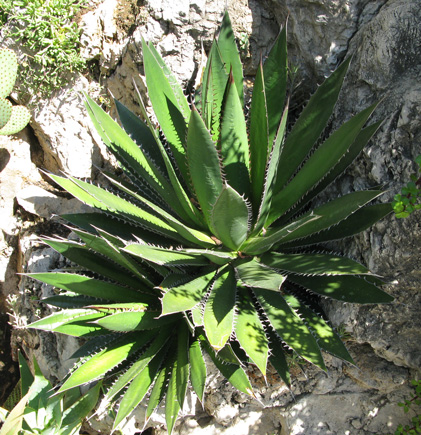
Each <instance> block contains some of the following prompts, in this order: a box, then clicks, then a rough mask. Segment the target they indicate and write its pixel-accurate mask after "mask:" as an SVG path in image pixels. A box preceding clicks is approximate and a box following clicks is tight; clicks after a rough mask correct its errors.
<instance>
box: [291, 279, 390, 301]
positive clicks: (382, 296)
mask: <svg viewBox="0 0 421 435" xmlns="http://www.w3.org/2000/svg"><path fill="white" fill-rule="evenodd" d="M288 279H289V280H290V281H292V282H294V283H296V284H299V285H301V286H303V287H305V288H307V289H308V290H310V291H312V292H314V293H317V294H319V295H321V296H326V297H329V298H332V299H337V300H339V301H342V302H351V303H357V304H380V303H388V302H392V301H393V299H394V298H393V297H392V296H390V295H388V294H387V293H385V292H384V291H383V290H380V289H379V288H378V287H377V286H376V285H374V284H373V283H372V282H371V280H370V278H368V277H367V278H364V277H361V278H360V277H357V276H346V275H345V276H312V277H309V276H302V275H292V274H291V275H289V276H288Z"/></svg>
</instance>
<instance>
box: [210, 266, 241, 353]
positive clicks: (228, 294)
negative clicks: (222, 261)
mask: <svg viewBox="0 0 421 435" xmlns="http://www.w3.org/2000/svg"><path fill="white" fill-rule="evenodd" d="M236 284H237V281H236V279H235V272H234V269H233V268H232V267H231V266H225V267H224V268H223V269H221V271H220V272H219V273H218V275H217V276H216V279H215V282H214V283H213V285H212V288H211V291H210V293H209V297H208V299H207V301H206V304H205V310H204V314H203V324H204V328H205V332H206V336H207V338H208V340H209V343H210V345H211V346H212V347H213V348H214V349H215V350H216V351H219V350H221V349H222V348H223V347H224V346H225V344H226V342H227V341H228V339H229V338H230V336H231V333H232V329H233V324H234V310H235V298H236V293H237V286H236Z"/></svg>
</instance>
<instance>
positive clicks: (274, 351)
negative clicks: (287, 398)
mask: <svg viewBox="0 0 421 435" xmlns="http://www.w3.org/2000/svg"><path fill="white" fill-rule="evenodd" d="M266 335H267V337H268V338H269V340H270V356H269V361H270V363H271V364H272V365H273V367H274V368H275V370H276V371H277V372H278V375H279V376H280V377H281V379H282V380H283V381H284V382H285V384H286V385H287V386H288V387H290V386H291V376H290V373H289V369H288V363H287V359H286V357H285V352H284V350H283V348H282V344H281V342H280V340H279V338H278V337H277V336H276V334H275V333H274V332H273V330H272V328H267V329H266Z"/></svg>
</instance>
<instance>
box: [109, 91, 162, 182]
mask: <svg viewBox="0 0 421 435" xmlns="http://www.w3.org/2000/svg"><path fill="white" fill-rule="evenodd" d="M114 103H115V106H116V109H117V113H118V117H119V118H120V121H121V124H122V126H123V128H124V130H125V131H126V133H127V134H128V135H129V136H130V138H131V139H132V140H133V141H134V142H135V143H136V144H137V145H138V146H139V147H141V148H142V150H143V152H144V154H145V156H147V157H149V158H150V159H151V160H152V161H153V162H154V163H155V165H156V167H157V168H158V169H159V170H160V171H161V173H162V174H165V173H166V165H165V163H164V160H163V157H162V155H161V153H160V151H159V148H158V147H157V143H156V141H155V136H154V135H153V133H152V132H151V130H150V129H149V126H148V125H147V124H146V123H145V122H143V121H142V120H141V119H140V118H139V117H138V116H136V115H135V114H134V113H133V112H132V111H131V110H129V109H128V108H127V107H126V106H125V105H124V104H122V103H120V101H118V100H116V99H114Z"/></svg>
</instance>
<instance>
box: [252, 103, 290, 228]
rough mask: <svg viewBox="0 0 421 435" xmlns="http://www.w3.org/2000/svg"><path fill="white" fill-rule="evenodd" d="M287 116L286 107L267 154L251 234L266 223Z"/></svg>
mask: <svg viewBox="0 0 421 435" xmlns="http://www.w3.org/2000/svg"><path fill="white" fill-rule="evenodd" d="M287 117H288V107H286V108H285V111H284V114H283V116H282V119H281V122H280V124H279V129H278V132H277V135H276V138H275V141H274V144H273V148H272V151H271V154H270V156H269V163H268V165H267V170H266V177H265V182H264V186H263V194H262V199H261V202H260V208H259V213H258V216H257V219H256V223H255V226H254V229H253V231H252V234H253V235H256V234H258V233H259V232H260V231H261V230H262V228H263V227H264V225H265V223H266V219H267V217H268V214H269V212H270V208H271V205H272V197H273V188H274V183H275V179H276V173H277V171H278V165H279V157H280V155H281V151H282V146H283V143H284V137H285V131H286V122H287Z"/></svg>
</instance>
